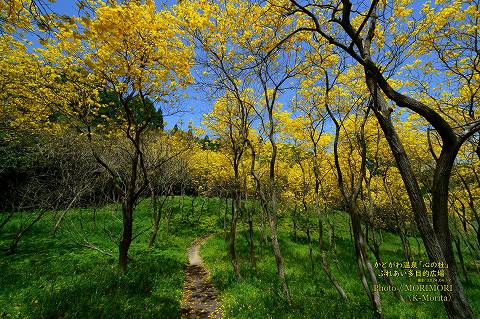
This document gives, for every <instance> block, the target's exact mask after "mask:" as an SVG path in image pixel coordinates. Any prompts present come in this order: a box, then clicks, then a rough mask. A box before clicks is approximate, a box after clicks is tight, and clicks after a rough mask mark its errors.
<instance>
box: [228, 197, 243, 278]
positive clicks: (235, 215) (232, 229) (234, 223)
mask: <svg viewBox="0 0 480 319" xmlns="http://www.w3.org/2000/svg"><path fill="white" fill-rule="evenodd" d="M239 197H240V192H238V191H236V192H235V198H234V199H233V200H232V202H233V209H232V221H231V225H230V240H229V244H228V250H229V253H230V259H231V262H232V266H233V271H234V273H235V276H237V279H241V278H242V275H241V274H240V268H239V266H238V260H237V252H236V250H235V239H236V236H237V219H238V211H239V209H240V198H239Z"/></svg>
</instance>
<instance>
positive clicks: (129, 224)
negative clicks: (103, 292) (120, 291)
mask: <svg viewBox="0 0 480 319" xmlns="http://www.w3.org/2000/svg"><path fill="white" fill-rule="evenodd" d="M122 214H123V229H122V236H121V237H120V244H119V246H118V248H119V259H118V262H119V266H120V272H122V273H124V272H125V271H126V270H127V263H128V250H129V248H130V244H131V243H132V235H133V204H132V203H130V202H128V201H127V202H126V203H124V204H123V205H122Z"/></svg>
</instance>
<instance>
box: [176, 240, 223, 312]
mask: <svg viewBox="0 0 480 319" xmlns="http://www.w3.org/2000/svg"><path fill="white" fill-rule="evenodd" d="M208 238H209V237H202V238H198V239H196V240H195V241H194V242H193V244H192V246H190V248H189V249H188V261H189V264H188V266H187V267H186V269H185V282H184V284H183V301H182V306H181V309H180V318H185V319H197V318H199V319H200V318H201V319H221V318H222V311H221V308H220V302H219V301H218V292H217V290H216V289H215V287H214V286H213V285H212V284H211V283H210V281H209V280H208V271H207V269H205V267H204V266H203V260H202V257H201V256H200V246H201V245H202V243H203V242H204V241H206V240H207V239H208Z"/></svg>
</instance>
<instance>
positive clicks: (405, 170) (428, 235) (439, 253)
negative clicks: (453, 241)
mask: <svg viewBox="0 0 480 319" xmlns="http://www.w3.org/2000/svg"><path fill="white" fill-rule="evenodd" d="M371 85H374V84H371ZM370 87H371V86H370V85H369V88H370ZM370 91H371V92H372V93H373V92H374V91H376V89H370ZM376 95H377V94H374V96H376ZM379 96H380V94H378V96H377V99H376V100H377V103H379V104H380V103H383V104H384V106H383V107H382V106H381V107H378V108H375V110H374V111H375V116H376V118H377V120H378V122H379V124H380V127H381V128H382V131H383V133H384V134H385V138H386V140H387V142H388V144H389V146H390V150H391V151H392V153H393V156H394V158H395V162H396V163H397V168H398V170H399V172H400V175H401V176H402V180H403V182H404V184H405V188H406V190H407V193H408V197H409V199H410V203H411V205H412V210H413V213H414V216H415V222H416V224H417V227H418V230H419V232H420V234H421V237H422V240H423V243H424V245H425V248H426V250H427V254H428V256H429V259H430V261H432V262H437V263H438V262H447V259H446V257H445V255H444V252H443V249H442V248H443V247H446V246H448V244H447V243H446V240H445V239H442V244H441V243H440V241H439V240H438V236H437V232H436V231H434V229H433V228H432V226H431V224H430V220H429V218H428V213H427V208H426V206H425V202H424V200H423V197H422V195H421V191H420V187H419V186H418V182H417V179H416V178H415V175H414V173H413V169H412V166H411V163H410V160H409V158H408V156H407V154H406V152H405V149H404V147H403V144H402V142H401V140H400V138H399V137H398V134H397V132H396V130H395V128H394V126H393V124H392V122H391V120H390V118H389V117H388V116H385V114H384V113H383V112H382V111H381V110H384V109H386V106H385V101H384V100H383V97H382V98H379ZM382 100H383V101H382ZM437 174H438V173H437ZM437 178H438V177H437ZM447 185H448V184H447ZM444 186H445V185H443V186H438V188H437V190H436V193H437V195H436V196H437V197H438V194H439V193H440V192H444V191H445V189H444ZM447 188H448V187H447ZM447 191H448V190H447ZM433 202H434V201H433ZM435 205H436V206H435V207H438V206H442V205H443V204H442V203H440V204H435ZM443 222H444V221H443V220H438V218H437V222H436V225H437V226H436V227H437V229H438V230H440V229H444V224H443ZM446 235H447V234H446ZM448 236H449V231H448ZM450 246H451V245H450ZM450 251H451V250H450ZM437 279H440V278H437ZM445 279H446V280H447V282H448V283H450V284H452V286H453V287H452V291H441V294H442V296H444V297H445V300H450V301H444V306H445V310H446V312H447V315H448V317H449V318H451V319H454V318H466V319H467V318H468V319H473V318H474V315H473V311H472V309H471V307H470V305H469V304H468V301H467V298H466V296H465V292H464V290H463V286H462V284H461V283H460V280H459V278H458V275H457V273H456V270H455V266H452V267H450V265H449V268H446V269H445Z"/></svg>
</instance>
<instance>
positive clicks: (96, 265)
mask: <svg viewBox="0 0 480 319" xmlns="http://www.w3.org/2000/svg"><path fill="white" fill-rule="evenodd" d="M202 201H203V199H196V200H195V202H194V204H195V205H194V212H193V213H192V212H191V203H192V198H188V197H185V206H184V216H182V214H181V212H180V208H179V207H180V206H179V205H180V198H179V197H176V198H175V199H174V200H173V201H171V202H170V203H169V205H170V206H171V207H172V211H173V214H172V221H171V224H170V231H169V233H167V231H166V222H165V220H164V219H163V220H162V224H161V229H160V232H159V236H158V238H157V241H156V244H155V246H154V247H153V248H152V249H148V240H149V236H150V228H149V227H151V216H150V208H149V202H148V200H144V201H143V202H141V203H140V204H139V206H138V207H137V209H136V211H135V220H134V234H140V235H139V236H138V238H137V239H136V240H135V241H134V242H133V244H132V246H131V249H130V257H131V258H132V260H131V261H130V263H129V265H128V271H127V273H126V274H124V275H122V274H120V273H119V271H118V265H117V246H116V244H115V243H114V242H113V241H112V238H111V237H112V236H113V237H115V236H119V234H120V230H121V212H120V211H119V207H118V206H115V205H108V206H105V207H102V208H99V209H97V210H96V218H94V213H93V212H94V209H93V208H84V209H72V210H71V211H69V212H68V213H67V215H66V218H65V220H64V222H63V224H62V228H61V229H60V231H59V232H58V233H57V235H56V236H55V237H53V236H52V227H53V224H54V223H53V221H54V216H55V214H54V213H48V214H47V215H46V216H45V218H44V219H42V220H41V221H40V222H39V223H37V224H36V225H35V226H34V227H33V228H32V229H31V230H30V231H29V232H28V233H27V234H26V235H25V237H24V238H23V239H22V241H21V242H20V244H19V247H18V251H17V253H16V254H14V255H12V256H4V254H3V253H2V252H0V318H4V317H5V318H178V315H179V308H180V302H181V298H182V286H183V279H184V272H183V270H184V266H185V264H186V262H187V258H186V250H187V248H188V247H189V246H190V244H191V242H192V241H193V240H194V239H195V238H197V237H199V236H202V235H204V234H207V233H215V234H216V235H214V236H213V237H211V238H210V239H209V240H208V241H207V242H205V243H204V245H203V246H202V250H201V255H202V256H203V258H204V260H205V263H206V265H207V267H208V268H209V270H210V274H211V279H212V281H213V283H214V284H215V285H216V286H217V288H218V289H219V293H220V298H221V301H222V303H223V305H222V307H223V308H224V313H225V318H262V319H263V318H274V319H277V318H372V317H373V311H372V308H371V306H370V303H369V301H368V299H367V297H366V295H365V293H364V291H363V288H362V286H361V284H360V282H359V280H358V276H357V268H356V264H355V261H354V254H353V249H352V244H351V240H350V232H349V220H348V216H347V215H346V214H345V213H333V214H332V215H331V216H330V218H331V220H333V221H335V228H336V235H337V236H338V238H337V240H336V244H337V251H338V259H339V264H338V269H337V266H336V264H335V263H334V262H333V258H332V254H331V252H330V253H329V260H330V264H331V268H332V271H333V272H334V274H335V275H336V277H337V279H338V280H339V282H340V283H341V285H342V287H343V288H344V289H345V291H346V292H347V295H348V298H349V300H348V301H347V302H342V301H341V300H340V298H339V296H338V294H337V292H336V290H335V289H334V288H333V287H332V285H331V284H330V282H329V281H328V280H327V277H326V276H325V274H324V273H323V270H322V268H321V266H320V261H319V253H318V246H317V234H316V232H313V233H312V240H313V247H314V269H313V270H312V266H311V263H310V260H309V257H308V245H307V242H306V237H305V234H304V233H303V232H302V231H300V230H299V231H298V233H299V238H298V240H297V241H294V240H293V236H292V229H291V225H290V224H289V221H288V220H287V219H284V220H282V219H281V218H280V220H279V225H280V226H279V240H280V245H281V249H282V253H283V256H284V259H285V264H286V272H287V281H288V284H289V287H290V292H291V296H292V299H293V304H292V306H288V305H287V303H286V302H285V300H284V299H283V296H282V294H281V290H280V287H279V286H278V281H277V275H276V265H275V260H274V257H273V254H272V252H271V248H270V246H268V245H267V246H265V247H262V246H260V245H259V239H260V234H259V233H258V232H255V245H256V250H255V255H256V259H257V267H256V268H253V267H252V266H251V265H250V261H249V256H248V246H247V241H246V239H245V236H244V231H245V224H244V223H243V222H240V225H239V232H238V235H237V251H238V255H239V261H240V265H241V272H242V275H243V280H242V281H237V280H236V279H235V276H234V274H233V271H232V267H231V264H230V259H229V257H228V254H227V247H226V243H225V240H224V239H223V237H222V235H223V234H222V230H223V214H224V205H225V201H224V200H221V199H211V200H209V201H208V203H207V204H205V206H204V211H203V213H202V214H201V215H200V207H201V206H202ZM228 207H230V204H228ZM29 214H31V213H25V216H24V217H27V216H28V215H29ZM187 215H188V217H187ZM58 216H59V213H57V218H58ZM94 220H95V222H94ZM20 222H21V216H20V215H19V216H16V217H15V218H14V220H13V221H12V222H11V223H9V224H8V225H7V226H6V227H5V228H4V229H2V231H1V233H0V250H4V249H6V248H7V247H8V245H9V244H10V241H11V238H12V236H13V234H14V231H15V230H16V228H17V227H18V225H19V223H20ZM256 225H257V224H256ZM328 235H329V232H328V230H327V227H326V225H325V242H326V248H327V250H328V251H330V249H329V247H328V240H327V238H328ZM115 239H116V238H113V240H115ZM384 239H385V242H384V243H383V244H382V246H381V250H382V257H383V259H384V261H400V260H403V254H402V251H401V243H400V239H399V237H398V236H397V235H395V234H392V233H387V232H385V233H384ZM84 240H87V241H88V242H90V243H92V244H94V245H96V246H97V247H98V248H100V249H101V250H103V251H106V252H109V253H112V254H113V257H111V256H107V255H105V254H102V253H100V252H98V251H96V250H93V249H90V248H86V247H82V246H80V245H79V243H81V242H83V241H84ZM416 247H417V245H416V242H415V240H413V239H412V249H413V252H414V254H417V251H416V250H417V248H416ZM422 249H423V248H422ZM419 253H420V254H421V255H420V256H416V257H415V259H416V260H420V259H422V260H426V258H425V257H424V251H423V250H422V251H421V252H419ZM464 255H465V258H466V260H467V263H468V264H469V265H470V266H471V268H470V269H469V270H470V272H469V274H470V277H471V279H472V280H473V283H472V284H471V285H465V288H466V292H467V295H468V297H469V299H470V301H471V304H472V306H473V307H474V311H475V313H476V314H477V315H478V314H480V289H479V287H480V276H479V275H478V270H477V269H475V268H473V266H472V265H473V260H472V258H471V257H470V255H469V254H468V253H467V252H465V253H464ZM371 260H373V258H371ZM462 278H463V276H462ZM395 282H396V283H397V284H401V283H407V282H409V283H412V282H411V281H407V280H405V279H404V280H396V281H395ZM381 297H382V306H383V311H384V314H385V317H386V318H439V319H440V318H445V317H446V316H445V312H444V309H443V305H442V303H440V302H421V303H408V302H407V303H402V302H399V301H398V300H397V299H396V298H395V296H394V295H393V293H391V292H382V294H381Z"/></svg>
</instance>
